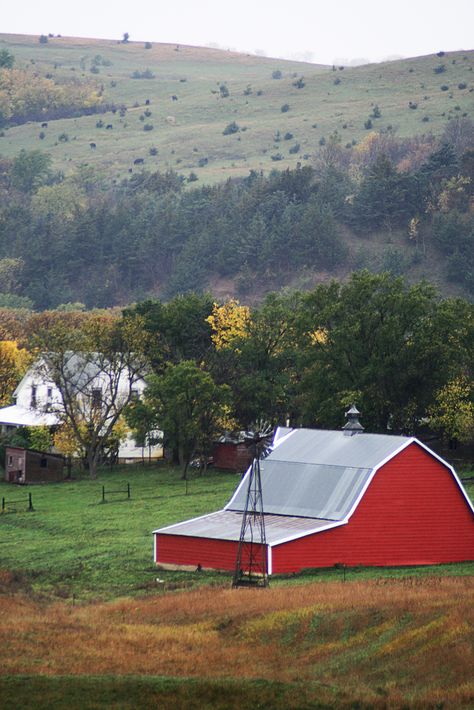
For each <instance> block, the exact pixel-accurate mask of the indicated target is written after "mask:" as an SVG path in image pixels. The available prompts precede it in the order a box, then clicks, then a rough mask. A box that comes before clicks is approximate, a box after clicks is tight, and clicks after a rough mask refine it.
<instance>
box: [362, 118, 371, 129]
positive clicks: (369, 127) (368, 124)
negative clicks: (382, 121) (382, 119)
mask: <svg viewBox="0 0 474 710" xmlns="http://www.w3.org/2000/svg"><path fill="white" fill-rule="evenodd" d="M372 126H373V124H372V121H371V119H370V118H368V119H367V121H366V122H365V123H364V128H365V129H366V130H367V131H369V130H370V129H371V128H372Z"/></svg>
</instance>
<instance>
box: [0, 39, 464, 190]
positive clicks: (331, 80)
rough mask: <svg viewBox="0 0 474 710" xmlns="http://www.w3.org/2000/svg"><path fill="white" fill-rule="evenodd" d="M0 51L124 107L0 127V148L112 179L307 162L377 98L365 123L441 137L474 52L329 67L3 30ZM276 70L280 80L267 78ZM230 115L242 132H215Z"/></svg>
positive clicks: (360, 133) (458, 111) (459, 111)
mask: <svg viewBox="0 0 474 710" xmlns="http://www.w3.org/2000/svg"><path fill="white" fill-rule="evenodd" d="M0 49H7V50H9V51H11V52H12V53H13V54H14V56H15V58H16V64H15V66H16V67H18V68H21V67H26V68H27V69H28V72H33V73H35V72H36V73H38V74H39V75H40V76H48V77H49V78H51V79H53V80H55V81H57V82H63V81H65V80H66V79H67V80H71V77H74V78H76V79H82V80H85V79H87V80H88V81H90V80H91V79H92V80H94V81H96V82H97V87H98V89H99V91H102V100H103V102H104V103H105V104H114V105H115V106H117V107H120V106H123V107H125V108H126V111H125V112H124V111H122V115H120V110H117V111H116V112H115V113H112V112H111V111H110V112H107V113H105V114H104V115H91V116H81V117H77V118H68V119H64V118H63V119H58V120H53V121H48V127H47V128H43V129H42V128H41V121H39V122H30V123H26V124H24V125H18V126H15V127H11V128H9V129H8V130H5V131H4V132H3V133H4V135H3V136H2V137H1V138H0V155H3V156H6V157H12V156H14V155H16V154H17V153H18V152H19V150H20V149H21V148H26V149H33V148H39V149H41V150H43V151H46V152H48V153H50V154H51V156H52V157H53V161H54V166H55V167H56V168H59V169H61V170H63V171H65V173H66V174H67V173H70V172H72V171H73V170H74V169H75V168H76V167H77V166H78V165H79V164H84V163H85V164H88V165H90V166H93V167H94V168H95V169H96V170H98V171H100V172H101V173H103V174H104V175H106V176H108V177H110V178H112V179H117V180H119V179H121V178H123V177H124V176H126V175H128V174H129V171H131V170H132V171H136V170H140V169H142V165H143V167H144V168H145V169H148V170H156V169H160V170H164V169H166V168H173V169H175V170H177V171H178V172H181V173H183V174H185V175H189V173H190V172H194V173H195V174H196V175H197V176H198V178H199V180H201V181H203V182H217V181H220V180H223V179H225V178H227V177H229V176H235V175H246V174H248V172H249V170H250V169H258V170H260V169H263V170H270V169H271V168H275V167H277V168H284V167H287V166H291V167H294V166H295V165H296V163H297V162H301V163H303V164H304V163H305V162H309V161H311V157H312V155H313V154H314V152H315V151H316V150H317V148H318V146H319V144H320V141H321V140H322V139H327V138H328V136H329V135H330V134H331V133H332V132H333V131H334V130H338V131H339V133H340V135H341V138H342V141H343V144H346V143H347V144H349V143H352V142H353V141H360V139H361V138H363V137H364V135H366V134H367V130H368V129H366V128H365V127H364V124H365V123H366V121H367V120H368V119H369V117H370V116H371V115H372V114H374V108H375V106H378V108H379V111H380V117H378V118H374V117H373V118H371V121H372V125H373V127H374V128H375V129H383V128H387V127H388V126H392V127H393V128H396V129H397V130H398V134H399V135H401V136H408V135H414V134H418V133H423V132H427V131H433V132H435V133H440V132H441V131H442V129H443V127H444V125H445V123H446V121H447V120H448V118H449V117H452V116H463V115H467V116H471V117H472V116H473V113H474V111H473V109H474V75H473V66H474V52H473V51H466V52H450V53H446V54H445V55H444V56H442V57H439V56H436V55H430V56H427V57H419V58H414V59H407V60H402V61H395V62H389V63H382V64H371V65H367V66H363V67H358V68H343V67H334V68H333V67H325V66H318V65H312V64H305V63H301V62H288V61H284V60H280V59H278V60H276V59H268V58H262V57H256V56H251V55H244V54H237V53H233V52H225V51H223V50H216V49H207V48H198V47H187V46H176V45H164V44H154V45H152V46H151V48H149V49H146V48H145V45H144V44H143V43H138V42H137V43H134V42H129V43H127V44H123V43H120V42H115V41H105V40H86V39H73V38H57V37H54V38H49V41H48V42H47V43H46V44H41V43H39V41H38V37H28V36H20V35H5V34H3V35H0ZM440 67H443V71H441V70H440ZM91 68H92V73H91ZM277 71H278V72H281V78H280V79H274V78H272V76H274V72H277ZM436 72H439V73H436ZM134 73H135V75H136V76H137V75H138V76H140V75H141V76H144V75H145V76H146V75H148V76H152V77H153V78H132V77H133V75H134ZM299 80H301V81H299ZM298 81H299V84H298ZM298 86H300V87H301V88H298ZM221 87H225V89H224V88H222V89H221ZM441 87H448V88H447V89H446V90H442V88H441ZM460 87H461V88H460ZM226 89H227V91H228V95H227V96H224V94H226ZM173 97H175V99H173ZM147 100H148V101H149V104H147ZM285 105H287V106H288V110H287V111H285V112H282V107H284V106H285ZM410 106H411V107H410ZM375 114H377V112H375ZM98 120H102V121H103V124H104V125H103V126H102V127H100V128H98V127H97V126H96V124H97V121H98ZM232 122H236V123H237V126H238V127H239V129H240V130H239V131H238V132H236V133H230V134H228V135H223V131H224V129H225V128H226V126H228V125H229V124H230V123H232ZM107 125H109V126H112V128H109V129H107V128H106V126H107ZM147 125H148V126H152V128H151V129H149V130H144V128H145V126H147ZM41 131H43V133H44V137H43V139H40V138H39V135H40V132H41ZM289 134H291V136H292V137H291V138H287V139H285V135H287V136H288V135H289ZM60 136H61V139H60V138H59V137H60ZM65 137H66V138H67V139H66V138H65ZM275 138H276V139H277V140H275ZM91 143H93V144H95V146H96V147H95V148H91V147H90V144H91ZM150 149H151V150H152V153H156V154H153V155H152V154H150ZM290 150H292V151H293V152H291V153H290ZM137 159H143V164H141V163H140V164H139V165H136V164H134V161H135V160H137Z"/></svg>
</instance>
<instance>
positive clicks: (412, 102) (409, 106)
mask: <svg viewBox="0 0 474 710" xmlns="http://www.w3.org/2000/svg"><path fill="white" fill-rule="evenodd" d="M408 108H411V109H413V110H415V109H417V108H418V104H417V103H415V102H414V101H410V102H409V104H408Z"/></svg>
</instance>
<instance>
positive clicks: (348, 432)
mask: <svg viewBox="0 0 474 710" xmlns="http://www.w3.org/2000/svg"><path fill="white" fill-rule="evenodd" d="M359 416H360V412H359V410H358V409H357V407H356V406H355V404H353V405H352V407H351V408H350V409H349V410H348V411H347V412H346V419H347V422H346V423H345V424H344V426H343V427H342V430H343V432H344V435H345V436H354V434H361V433H362V432H363V431H364V427H363V426H362V424H361V423H360V421H359Z"/></svg>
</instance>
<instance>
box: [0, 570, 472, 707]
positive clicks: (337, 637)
mask: <svg viewBox="0 0 474 710" xmlns="http://www.w3.org/2000/svg"><path fill="white" fill-rule="evenodd" d="M0 603H1V617H2V624H1V627H0V638H1V641H2V643H1V646H0V648H1V651H0V656H1V668H2V670H1V675H3V676H4V677H3V678H2V677H1V676H0V691H1V694H2V707H3V708H18V707H22V708H23V707H32V700H33V698H34V701H35V707H36V708H38V707H40V708H46V707H67V708H72V709H75V708H81V709H82V708H100V707H116V708H128V707H133V708H136V707H140V708H147V707H150V708H151V707H167V708H168V707H169V708H177V707H178V708H181V707H183V708H184V707H186V708H189V707H191V708H211V707H212V708H240V707H249V706H253V707H264V708H278V709H279V708H300V709H301V708H321V707H323V708H341V707H343V708H349V707H350V708H360V707H364V708H402V707H403V708H411V707H413V708H415V707H416V708H427V707H429V708H440V707H441V708H442V707H453V708H454V707H456V708H460V707H466V708H468V707H472V703H473V700H474V683H473V679H472V662H473V660H474V659H473V652H472V649H473V640H474V639H473V629H474V616H473V609H474V587H473V585H472V578H458V579H455V578H450V579H441V578H439V577H436V576H434V577H430V578H427V579H423V580H420V581H417V582H416V583H413V580H410V579H409V578H408V579H407V578H405V579H402V580H388V581H387V583H384V584H380V583H378V582H376V581H372V582H368V583H367V582H365V583H361V582H346V583H343V582H341V581H339V582H326V583H323V584H307V585H304V586H300V587H298V588H295V589H292V591H291V594H289V590H288V589H287V588H285V587H280V588H278V589H277V588H275V589H273V588H271V589H269V590H243V591H242V590H241V591H234V590H231V589H226V590H224V589H209V588H208V589H201V590H196V591H192V592H189V591H188V592H178V593H173V594H167V595H161V596H155V597H150V598H148V599H140V600H126V599H122V600H117V601H115V602H113V603H108V604H99V603H95V604H90V605H86V606H75V607H73V606H71V605H67V604H65V603H64V602H60V603H57V604H54V605H50V606H46V607H45V605H44V604H42V603H40V602H37V601H34V600H32V599H28V598H26V597H24V598H16V599H13V598H10V599H8V598H7V599H3V600H0ZM5 676H6V677H5ZM175 699H176V700H175Z"/></svg>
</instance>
